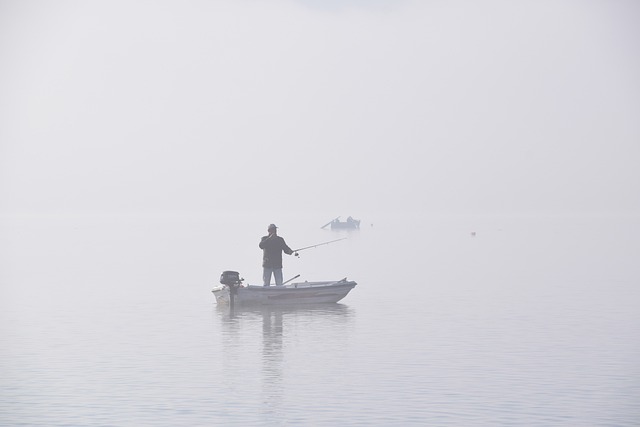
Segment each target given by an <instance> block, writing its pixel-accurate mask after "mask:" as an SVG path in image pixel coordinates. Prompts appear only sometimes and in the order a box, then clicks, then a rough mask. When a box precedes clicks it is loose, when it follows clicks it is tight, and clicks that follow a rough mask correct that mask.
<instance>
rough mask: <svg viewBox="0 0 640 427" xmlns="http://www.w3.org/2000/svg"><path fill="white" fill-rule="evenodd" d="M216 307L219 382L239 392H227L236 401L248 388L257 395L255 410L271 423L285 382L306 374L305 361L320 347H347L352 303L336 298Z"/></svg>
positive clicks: (279, 410) (281, 405) (277, 416)
mask: <svg viewBox="0 0 640 427" xmlns="http://www.w3.org/2000/svg"><path fill="white" fill-rule="evenodd" d="M216 311H217V314H218V316H217V317H218V318H219V320H220V321H221V325H220V326H221V327H222V335H223V336H222V346H223V347H222V348H223V359H222V363H223V365H224V367H223V373H222V374H223V378H222V379H221V385H222V386H224V388H225V389H226V390H229V391H230V393H231V394H234V393H238V394H240V396H232V397H237V398H238V399H240V401H246V393H247V389H250V390H251V393H252V394H253V395H254V397H256V398H257V399H256V400H255V401H254V402H255V407H254V410H255V411H256V413H260V414H261V418H262V419H265V420H272V421H274V422H275V423H276V424H278V422H276V421H278V420H280V421H284V420H282V419H281V417H282V416H283V414H285V413H286V410H285V409H286V402H287V401H288V400H290V399H291V396H286V395H285V393H286V391H287V390H288V389H290V387H291V384H290V382H291V381H294V382H295V381H296V378H298V377H299V376H300V375H302V376H304V374H305V373H307V374H308V372H307V371H308V369H309V363H313V361H314V360H315V359H317V358H318V357H320V356H321V355H322V354H323V350H328V351H331V350H330V348H331V347H332V346H336V347H339V348H346V347H348V345H349V344H348V343H349V342H350V341H351V339H352V335H353V330H352V329H353V328H352V327H351V324H352V323H353V322H352V321H353V319H354V317H355V309H353V308H351V307H349V306H347V305H344V304H339V303H333V304H305V305H298V306H261V307H243V306H237V305H236V306H235V307H234V308H231V307H230V306H229V305H221V304H217V305H216ZM256 381H257V383H256ZM251 384H252V385H251ZM243 390H244V393H243V392H242V391H243ZM231 400H234V399H231Z"/></svg>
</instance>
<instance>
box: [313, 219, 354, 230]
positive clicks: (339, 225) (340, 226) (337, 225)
mask: <svg viewBox="0 0 640 427" xmlns="http://www.w3.org/2000/svg"><path fill="white" fill-rule="evenodd" d="M328 225H331V229H332V230H345V229H346V230H355V229H359V228H360V220H359V219H353V218H352V217H349V218H347V220H346V221H340V217H337V218H335V219H332V220H331V221H330V222H328V223H326V224H325V225H323V226H322V227H320V228H325V227H326V226H328Z"/></svg>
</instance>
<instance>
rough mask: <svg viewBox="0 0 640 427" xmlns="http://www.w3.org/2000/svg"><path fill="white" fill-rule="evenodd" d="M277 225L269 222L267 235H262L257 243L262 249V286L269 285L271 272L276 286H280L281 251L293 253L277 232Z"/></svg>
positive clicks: (288, 253)
mask: <svg viewBox="0 0 640 427" xmlns="http://www.w3.org/2000/svg"><path fill="white" fill-rule="evenodd" d="M277 229H278V227H276V226H275V224H269V228H267V231H268V232H269V235H268V236H264V237H262V239H261V240H260V244H259V245H258V246H259V247H260V249H262V281H263V285H264V286H270V285H271V274H273V276H274V277H275V279H276V286H282V252H284V253H285V254H287V255H291V254H293V250H292V249H291V248H290V247H289V246H287V244H286V243H285V241H284V239H283V238H282V237H280V236H278V234H277Z"/></svg>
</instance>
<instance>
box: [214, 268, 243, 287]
mask: <svg viewBox="0 0 640 427" xmlns="http://www.w3.org/2000/svg"><path fill="white" fill-rule="evenodd" d="M242 280H243V279H241V278H240V273H238V272H237V271H223V272H222V274H221V275H220V283H222V284H223V285H227V286H229V287H232V286H237V285H239V284H240V283H242Z"/></svg>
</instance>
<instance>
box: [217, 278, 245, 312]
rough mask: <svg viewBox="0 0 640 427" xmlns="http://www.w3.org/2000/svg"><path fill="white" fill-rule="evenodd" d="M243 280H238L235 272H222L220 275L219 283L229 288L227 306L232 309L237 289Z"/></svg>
mask: <svg viewBox="0 0 640 427" xmlns="http://www.w3.org/2000/svg"><path fill="white" fill-rule="evenodd" d="M243 280H244V279H241V278H240V273H238V272H237V271H223V272H222V274H221V275H220V283H222V284H223V285H227V286H228V287H229V306H230V307H231V308H233V306H234V304H235V303H234V301H235V299H236V294H237V293H238V288H239V287H240V285H241V284H242V281H243Z"/></svg>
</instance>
